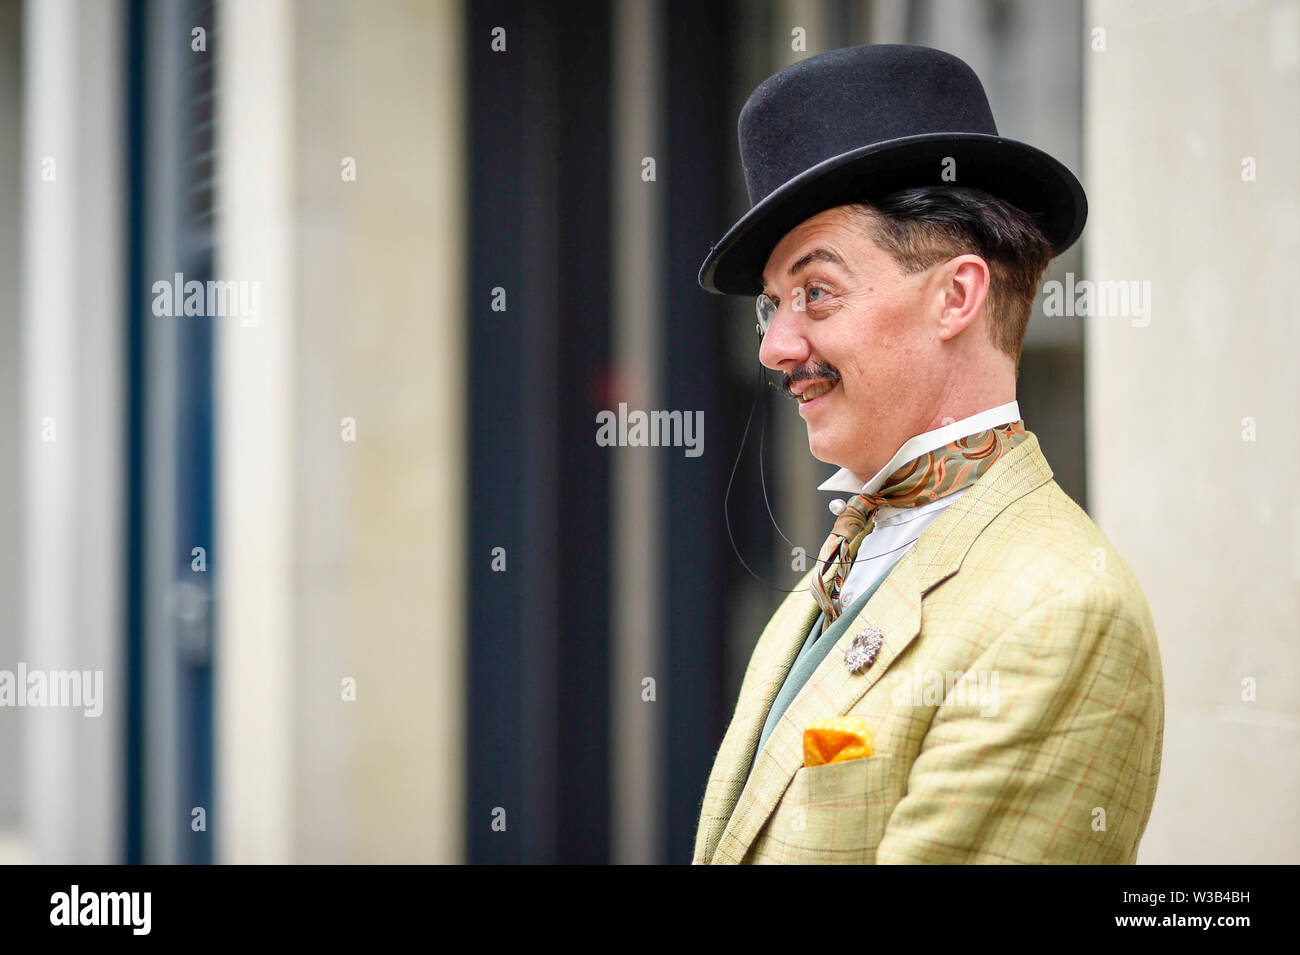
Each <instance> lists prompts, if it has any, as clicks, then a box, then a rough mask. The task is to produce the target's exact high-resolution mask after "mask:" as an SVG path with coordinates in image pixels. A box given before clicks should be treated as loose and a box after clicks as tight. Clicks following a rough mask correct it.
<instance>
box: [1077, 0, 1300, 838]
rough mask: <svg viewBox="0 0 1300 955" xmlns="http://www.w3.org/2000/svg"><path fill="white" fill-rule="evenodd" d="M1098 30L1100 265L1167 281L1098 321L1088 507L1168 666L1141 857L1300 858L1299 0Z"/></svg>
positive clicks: (1094, 69)
mask: <svg viewBox="0 0 1300 955" xmlns="http://www.w3.org/2000/svg"><path fill="white" fill-rule="evenodd" d="M1098 28H1100V29H1104V31H1105V43H1106V49H1105V50H1104V52H1103V51H1090V52H1089V53H1087V54H1086V57H1087V58H1086V60H1085V75H1086V77H1087V95H1086V98H1085V99H1086V103H1087V116H1086V128H1085V137H1084V138H1085V142H1086V144H1087V153H1086V159H1085V172H1086V180H1085V187H1086V188H1087V190H1088V197H1089V202H1090V205H1091V216H1090V219H1089V223H1088V227H1087V230H1086V231H1085V233H1084V239H1085V242H1086V261H1087V263H1088V269H1087V278H1090V279H1093V280H1102V279H1104V280H1121V279H1123V280H1138V281H1150V283H1151V296H1152V297H1151V302H1152V311H1151V315H1150V324H1148V325H1145V326H1144V327H1143V326H1142V322H1143V321H1144V319H1142V318H1137V319H1136V320H1134V319H1125V318H1118V317H1111V318H1103V317H1094V318H1090V319H1087V320H1086V343H1087V371H1088V379H1087V394H1088V428H1089V430H1088V451H1089V487H1090V492H1091V499H1092V508H1091V509H1092V512H1093V515H1094V517H1095V518H1096V520H1097V522H1098V523H1099V524H1100V526H1101V528H1102V530H1103V531H1104V532H1105V533H1106V534H1107V536H1108V537H1109V538H1110V540H1111V541H1112V543H1113V544H1114V545H1115V548H1116V550H1117V551H1118V552H1119V553H1120V554H1121V555H1122V556H1123V557H1124V558H1125V559H1126V560H1127V562H1128V563H1129V564H1130V566H1132V568H1133V570H1134V571H1135V572H1136V574H1137V576H1138V579H1139V580H1140V581H1141V583H1142V585H1143V587H1144V589H1145V591H1146V594H1147V597H1148V600H1149V601H1150V603H1151V608H1152V612H1153V614H1154V616H1155V621H1156V626H1157V630H1158V633H1159V638H1160V649H1161V654H1162V656H1163V661H1164V671H1165V680H1166V711H1165V747H1164V768H1163V772H1162V774H1161V779H1160V786H1159V790H1158V792H1157V796H1156V803H1155V808H1154V810H1153V812H1152V816H1151V821H1150V824H1149V827H1148V830H1147V835H1146V838H1145V839H1144V841H1143V844H1142V851H1141V856H1140V858H1141V861H1142V862H1147V863H1226V862H1237V863H1263V862H1270V863H1278V862H1290V863H1295V862H1298V861H1300V813H1297V811H1296V804H1297V798H1298V797H1300V680H1297V676H1298V675H1300V654H1298V646H1300V625H1298V623H1297V606H1298V604H1297V596H1300V588H1298V587H1297V584H1298V583H1300V505H1298V503H1297V501H1298V499H1297V491H1296V489H1297V487H1298V486H1300V482H1298V481H1297V478H1298V477H1300V474H1298V471H1300V428H1298V427H1297V423H1298V422H1297V417H1298V415H1300V376H1298V375H1297V357H1298V356H1300V348H1298V347H1297V346H1298V344H1300V322H1298V321H1297V318H1296V314H1295V305H1294V302H1293V301H1292V299H1293V298H1294V295H1293V291H1294V288H1295V263H1296V261H1297V260H1298V259H1300V191H1298V187H1297V179H1296V170H1297V168H1300V136H1298V132H1297V117H1300V82H1297V81H1298V79H1300V76H1298V69H1300V50H1298V49H1297V44H1298V43H1300V4H1298V3H1296V2H1295V0H1279V2H1271V3H1270V2H1259V3H1236V4H1222V3H1218V4H1193V3H1175V2H1171V0H1165V2H1158V3H1147V4H1141V5H1134V4H1129V3H1121V2H1114V0H1093V2H1092V3H1091V4H1090V5H1089V8H1088V13H1087V18H1086V23H1085V30H1086V31H1087V32H1088V34H1089V36H1091V31H1093V30H1094V29H1098ZM1244 157H1252V158H1253V159H1254V160H1255V162H1256V163H1257V169H1258V172H1257V177H1258V178H1257V180H1256V181H1254V182H1245V181H1243V179H1242V161H1243V158H1244ZM1135 321H1136V322H1137V324H1136V325H1135V323H1134V322H1135ZM1247 418H1249V419H1252V420H1253V422H1254V429H1255V439H1254V440H1245V439H1243V432H1244V431H1245V430H1247V429H1248V428H1249V427H1250V425H1249V423H1247V424H1243V421H1244V419H1247ZM1247 680H1249V681H1254V684H1255V687H1256V689H1255V694H1256V695H1255V699H1254V700H1253V701H1245V700H1243V681H1247Z"/></svg>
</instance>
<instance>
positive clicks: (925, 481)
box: [812, 421, 1029, 626]
mask: <svg viewBox="0 0 1300 955" xmlns="http://www.w3.org/2000/svg"><path fill="white" fill-rule="evenodd" d="M1028 436H1029V432H1027V431H1026V430H1025V423H1024V421H1012V422H1011V423H1010V424H1004V425H999V426H998V427H996V428H991V429H989V430H988V431H980V432H978V433H977V434H972V435H969V436H967V437H965V438H958V439H957V440H955V441H951V442H949V443H948V444H945V445H944V446H943V447H942V448H938V449H937V450H934V451H931V452H930V453H928V454H923V455H921V456H920V457H918V458H916V459H914V460H912V461H909V462H908V463H907V464H904V465H903V466H902V467H900V468H899V469H898V470H897V471H895V472H894V473H893V474H891V475H889V477H888V478H886V479H885V483H884V484H883V485H881V487H880V490H878V491H876V492H875V493H873V494H858V495H857V496H855V497H854V498H853V499H852V500H851V501H848V502H845V501H842V500H836V501H832V502H831V511H832V512H833V513H835V515H836V518H835V526H834V527H833V528H832V529H831V533H830V536H829V537H827V538H826V543H825V544H823V545H822V549H821V553H820V554H819V555H818V558H817V559H818V567H819V568H821V571H820V573H817V574H814V575H813V577H812V594H813V597H815V598H816V600H817V603H818V604H819V605H820V606H821V608H822V610H823V611H824V612H825V614H826V625H827V626H830V624H831V623H833V622H834V620H835V618H836V617H838V616H839V615H840V610H841V608H840V599H839V598H840V591H841V589H842V588H843V586H844V578H845V577H847V576H848V572H849V568H850V567H851V566H852V564H853V559H854V557H856V556H857V553H858V547H859V545H861V543H862V540H863V538H865V537H866V536H867V535H868V534H870V533H871V529H872V528H873V527H874V526H875V514H876V511H877V509H879V508H880V507H881V506H882V505H885V506H888V507H920V506H921V505H922V504H929V503H930V502H931V501H937V500H939V498H941V497H946V496H947V495H949V494H952V493H953V492H954V491H960V490H961V489H962V488H964V487H967V486H969V485H971V484H974V483H975V482H976V481H978V480H979V479H980V476H981V475H983V474H984V472H985V471H987V470H988V469H989V468H990V467H992V466H993V462H994V461H996V460H997V459H998V458H1000V457H1001V456H1002V455H1003V454H1005V453H1006V452H1008V451H1010V450H1011V449H1012V448H1014V447H1015V446H1016V445H1017V444H1019V443H1020V442H1021V441H1024V440H1025V438H1027V437H1028Z"/></svg>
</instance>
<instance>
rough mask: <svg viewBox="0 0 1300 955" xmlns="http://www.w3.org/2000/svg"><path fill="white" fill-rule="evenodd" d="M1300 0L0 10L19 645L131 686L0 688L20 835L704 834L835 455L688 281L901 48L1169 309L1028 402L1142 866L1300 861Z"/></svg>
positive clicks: (6, 348) (1045, 379)
mask: <svg viewBox="0 0 1300 955" xmlns="http://www.w3.org/2000/svg"><path fill="white" fill-rule="evenodd" d="M1297 10H1300V4H1297V3H1295V2H1294V0H1276V2H1259V3H1241V4H1235V5H1231V4H1230V5H1222V4H1221V5H1208V6H1207V5H1200V4H1190V3H1175V2H1173V0H1159V2H1153V3H1150V4H1145V5H1142V6H1140V7H1137V8H1135V7H1134V6H1132V5H1128V4H1120V3H1113V2H1109V0H1090V2H1085V0H1051V2H1032V0H911V2H908V0H772V2H765V3H740V2H723V3H717V4H700V3H686V2H679V0H639V2H638V0H622V2H617V3H612V4H611V3H603V2H595V0H590V2H569V3H559V2H535V3H515V2H500V0H483V2H476V3H473V4H460V3H456V2H452V0H439V2H421V0H377V2H366V3H356V2H347V0H313V2H309V0H298V2H293V0H271V2H253V0H216V2H210V0H106V2H103V3H83V2H77V0H41V2H27V3H22V2H16V0H0V361H3V363H4V364H3V366H0V389H3V392H2V393H0V402H3V404H4V405H5V406H7V407H10V408H13V409H16V411H15V413H14V414H11V415H8V416H0V445H3V446H4V447H6V448H9V449H12V453H10V454H6V455H0V669H13V668H14V667H16V665H17V664H18V662H19V661H22V662H24V663H25V664H26V665H27V666H29V667H43V668H48V669H59V668H78V669H81V668H94V669H100V670H102V671H103V673H104V677H105V694H104V700H105V705H104V711H103V714H102V715H101V716H99V717H97V718H94V719H88V718H84V717H83V716H82V715H81V714H80V713H79V712H74V711H68V710H58V709H53V708H28V709H0V765H2V766H4V767H8V768H12V769H13V771H9V772H2V773H0V859H3V860H5V861H40V862H56V861H85V862H112V861H133V862H135V861H145V862H209V861H217V862H439V861H472V862H552V861H561V862H605V861H615V862H665V861H669V862H682V861H686V860H687V859H689V855H690V847H691V839H692V836H693V833H694V825H695V821H696V816H697V813H698V807H699V801H700V798H701V797H702V795H703V788H704V783H705V777H706V775H707V772H708V769H709V766H710V765H711V763H712V758H713V754H714V751H715V750H716V747H717V745H718V742H719V741H720V739H721V737H722V733H723V730H724V729H725V726H726V721H727V720H728V719H729V717H730V713H731V707H732V705H733V704H734V701H735V698H736V693H737V691H738V688H739V682H740V677H741V675H742V673H743V670H744V667H745V664H746V663H747V661H748V657H749V652H750V650H751V649H752V646H753V643H754V640H755V639H756V638H757V636H758V633H759V631H760V630H761V628H762V625H763V624H764V622H765V621H766V619H767V618H768V616H769V615H770V613H771V611H772V610H773V609H774V608H775V606H776V605H777V603H779V601H780V600H781V599H782V597H783V596H784V594H783V593H782V592H781V590H780V588H782V587H788V586H792V585H793V583H794V582H795V581H796V580H797V579H798V577H799V576H800V575H799V574H798V573H795V572H794V571H792V570H791V569H790V559H789V554H790V548H791V546H792V545H793V544H797V545H801V546H803V547H805V548H807V549H812V550H814V551H815V550H816V548H817V547H818V546H819V544H820V542H821V540H822V539H823V538H824V535H825V532H826V528H827V524H828V514H827V512H826V510H825V507H826V496H825V495H822V494H819V493H817V492H815V490H814V489H815V487H816V486H817V484H818V483H820V481H821V480H822V479H824V478H825V477H826V476H827V474H828V473H829V472H830V471H831V470H833V469H832V468H831V467H830V466H828V465H824V464H821V463H820V462H817V461H816V460H814V459H813V458H812V457H811V456H810V455H809V453H808V446H807V437H806V433H805V431H804V427H803V424H802V421H801V420H800V419H799V418H798V416H797V414H796V413H795V411H794V410H793V409H792V408H790V407H787V404H788V403H787V402H785V401H783V400H780V398H779V396H777V395H775V394H773V392H772V391H771V390H770V389H768V388H767V387H766V386H765V385H764V384H763V383H762V380H763V376H762V374H761V369H760V367H759V366H758V364H757V345H756V339H755V337H754V334H753V313H752V303H751V302H748V301H742V300H737V299H731V298H722V297H717V296H710V295H708V294H706V293H704V292H702V291H701V290H700V289H699V288H698V286H697V285H696V283H695V275H696V270H697V269H698V266H699V262H700V261H701V259H702V258H703V256H704V254H705V252H706V251H707V249H708V247H709V244H710V243H711V242H712V241H714V240H715V239H716V238H717V237H718V236H720V235H721V234H722V232H723V231H724V230H725V229H726V228H727V227H728V226H729V225H730V224H731V223H732V222H733V221H734V220H735V219H736V218H737V217H738V216H739V215H740V214H741V213H742V212H743V211H744V210H745V209H747V208H748V201H747V197H746V195H745V190H744V183H743V179H742V177H741V175H740V168H739V160H738V156H737V149H736V142H735V123H736V117H737V114H738V112H739V109H740V107H741V105H742V104H743V102H744V100H745V99H746V97H747V96H748V94H749V92H750V91H751V90H752V89H753V87H754V86H755V85H757V84H758V83H759V82H761V81H762V80H763V79H764V78H765V77H767V76H768V75H770V74H771V73H773V72H775V71H777V70H779V69H780V68H782V67H784V66H786V65H788V64H790V63H792V62H795V61H796V60H798V59H800V58H802V57H804V56H808V55H813V54H816V53H818V52H822V51H824V50H829V49H834V48H837V47H842V46H848V45H853V44H857V43H865V42H909V43H922V44H927V45H931V46H937V47H940V48H942V49H946V50H949V51H951V52H953V53H955V54H957V55H958V56H960V57H962V58H963V59H965V60H966V61H967V62H968V63H970V64H971V65H972V66H973V67H974V69H975V70H976V72H977V73H978V74H979V75H980V77H981V79H982V80H983V81H984V83H985V87H986V90H987V92H988V94H989V98H990V101H991V105H992V107H993V112H994V115H995V117H996V119H997V122H998V126H999V130H1000V131H1001V132H1002V133H1003V134H1004V135H1008V136H1011V137H1014V138H1018V139H1022V140H1025V141H1028V142H1031V143H1033V144H1035V145H1037V146H1040V147H1041V148H1043V149H1045V150H1047V151H1048V152H1050V153H1052V154H1053V155H1055V156H1057V157H1059V158H1060V159H1061V160H1062V161H1063V162H1065V163H1066V164H1067V165H1068V166H1070V167H1071V168H1072V169H1073V170H1074V171H1075V172H1076V173H1077V174H1079V176H1080V178H1081V181H1082V182H1083V183H1084V186H1085V188H1086V189H1087V190H1088V195H1089V200H1090V206H1091V212H1090V217H1089V224H1088V228H1087V229H1086V231H1085V233H1084V238H1083V240H1082V241H1081V242H1080V243H1079V244H1077V245H1076V246H1075V247H1074V248H1072V249H1071V250H1069V251H1068V252H1067V253H1066V254H1065V255H1063V256H1061V257H1060V258H1058V259H1057V260H1056V261H1055V262H1053V264H1052V266H1051V267H1050V269H1049V272H1048V274H1047V275H1045V276H1044V285H1045V286H1046V285H1047V283H1052V282H1056V283H1066V282H1075V281H1078V280H1083V279H1085V278H1086V279H1092V280H1124V281H1130V280H1132V281H1137V282H1139V283H1140V282H1142V281H1149V282H1150V288H1151V289H1152V292H1151V297H1150V300H1149V302H1148V304H1149V305H1150V312H1149V315H1148V316H1147V318H1149V321H1147V320H1146V319H1130V318H1127V317H1079V316H1073V315H1071V316H1063V315H1060V314H1056V313H1054V312H1053V311H1052V310H1051V308H1050V307H1049V306H1048V305H1047V303H1046V299H1045V297H1043V298H1040V301H1039V303H1038V305H1037V307H1036V314H1035V316H1034V317H1033V319H1032V320H1031V323H1030V331H1029V336H1028V338H1027V341H1026V346H1025V352H1024V357H1023V359H1022V363H1021V372H1020V379H1019V385H1018V388H1019V395H1018V397H1019V401H1020V406H1021V410H1022V412H1023V415H1024V418H1025V421H1026V424H1027V426H1028V427H1029V428H1030V430H1032V431H1034V432H1035V433H1036V434H1038V436H1039V438H1040V440H1041V441H1042V444H1043V447H1044V452H1045V454H1046V456H1047V458H1048V460H1049V461H1050V462H1051V464H1052V466H1053V468H1054V470H1055V472H1056V478H1057V480H1058V482H1059V483H1060V484H1061V485H1062V487H1063V488H1064V489H1065V490H1066V491H1067V492H1068V493H1070V494H1071V495H1072V496H1073V497H1074V498H1075V499H1076V500H1078V501H1079V503H1080V504H1082V505H1083V506H1085V507H1086V508H1087V509H1088V510H1089V512H1090V513H1091V514H1092V515H1093V516H1094V518H1095V519H1096V520H1097V521H1098V523H1099V525H1100V526H1101V528H1102V530H1103V531H1104V532H1105V533H1106V534H1107V535H1108V537H1109V538H1110V539H1111V541H1112V542H1113V543H1114V544H1115V547H1116V549H1117V550H1118V552H1119V553H1120V554H1121V555H1123V557H1124V558H1125V560H1126V561H1127V562H1128V563H1129V564H1130V565H1131V566H1132V567H1133V569H1134V571H1135V573H1136V574H1137V576H1138V579H1139V580H1140V581H1141V582H1142V584H1143V585H1144V587H1145V588H1146V591H1147V594H1148V598H1149V600H1150V602H1151V605H1152V610H1153V613H1154V616H1155V619H1156V623H1157V627H1158V632H1159V634H1160V638H1161V647H1162V652H1163V653H1164V664H1165V671H1166V672H1165V679H1166V687H1167V694H1168V697H1167V701H1166V705H1167V713H1166V737H1165V758H1164V769H1163V772H1162V777H1161V783H1160V790H1159V793H1158V795H1157V802H1156V806H1155V810H1154V811H1153V814H1152V819H1151V823H1150V827H1149V829H1148V834H1147V837H1146V839H1145V841H1144V844H1143V847H1142V857H1141V858H1142V861H1144V862H1229V861H1241V862H1279V861H1295V860H1296V858H1297V856H1300V820H1298V819H1297V818H1296V814H1295V811H1294V804H1295V797H1296V794H1297V791H1298V790H1300V778H1297V776H1298V775H1300V769H1298V767H1300V759H1297V755H1298V754H1297V749H1300V698H1297V695H1296V691H1295V690H1294V689H1293V687H1292V684H1291V683H1290V682H1289V681H1288V680H1287V677H1289V676H1292V675H1294V674H1295V673H1296V672H1297V669H1298V667H1297V662H1298V661H1297V652H1298V651H1297V647H1298V646H1300V621H1298V619H1297V602H1296V597H1297V585H1298V584H1300V511H1297V509H1296V505H1295V503H1294V501H1292V500H1291V499H1290V498H1289V495H1288V494H1287V491H1288V489H1289V488H1290V487H1291V486H1292V485H1293V484H1294V479H1295V478H1296V476H1297V474H1296V471H1297V466H1298V465H1300V428H1297V413H1298V410H1300V401H1297V397H1300V396H1297V394H1296V387H1297V385H1296V381H1297V376H1296V374H1295V367H1296V358H1297V348H1296V345H1297V335H1298V333H1297V331H1296V328H1297V326H1296V325H1295V323H1294V322H1293V321H1292V320H1291V319H1290V317H1289V316H1287V315H1285V314H1284V313H1283V309H1284V308H1285V306H1284V305H1281V304H1278V303H1277V302H1276V301H1275V300H1276V299H1277V298H1278V296H1276V295H1270V294H1268V293H1269V292H1271V291H1272V290H1273V289H1275V288H1285V287H1286V278H1287V276H1288V274H1289V273H1288V272H1287V267H1288V264H1289V263H1290V262H1293V261H1294V260H1295V257H1296V253H1297V252H1298V251H1300V234H1298V232H1300V215H1298V214H1297V209H1300V196H1298V195H1297V191H1296V189H1297V187H1296V184H1295V182H1294V179H1293V177H1291V176H1289V171H1290V170H1293V169H1295V168H1296V166H1297V159H1300V144H1298V143H1297V124H1296V122H1295V119H1294V117H1295V116H1297V115H1300V110H1297V109H1296V106H1297V103H1296V96H1297V88H1298V85H1297V83H1296V78H1297V77H1296V74H1297V71H1298V70H1300V62H1298V61H1300V50H1298V47H1300V38H1298V37H1297V34H1298V33H1300V16H1298V14H1297ZM1280 117H1290V119H1289V120H1287V121H1282V120H1281V119H1280ZM1247 160H1249V162H1248V161H1247ZM1247 170H1249V172H1250V175H1249V176H1248V175H1247ZM178 276H180V277H183V278H181V279H178ZM160 281H161V282H164V284H165V285H166V288H167V289H168V290H169V292H170V291H176V286H178V285H179V286H180V289H179V291H178V292H177V295H178V296H179V297H180V298H181V299H183V297H184V295H183V293H184V282H188V281H195V282H199V283H201V284H202V285H203V286H204V288H206V283H208V282H209V281H212V282H222V283H226V282H229V283H233V284H232V285H230V286H229V287H228V288H227V290H228V291H229V292H230V295H231V296H232V298H228V299H226V300H224V301H225V304H224V305H221V306H220V307H218V308H217V310H216V311H215V312H213V311H212V310H211V309H210V308H208V306H209V305H210V304H211V303H210V302H209V301H208V300H205V303H204V309H205V313H204V314H203V315H197V316H187V315H184V314H179V315H166V314H161V315H160V314H158V310H159V308H160V302H159V298H158V293H157V292H156V291H155V288H156V285H155V283H157V282H160ZM241 294H242V295H244V298H243V299H242V300H241V299H239V296H240V295H241ZM241 301H242V303H243V306H245V307H243V308H241V307H240V304H239V303H240V302H241ZM232 302H233V303H234V304H233V305H232ZM182 312H183V309H182ZM620 404H623V405H625V406H627V407H628V408H631V409H647V410H648V409H675V410H681V411H683V412H687V413H693V412H696V411H698V412H701V413H702V414H703V420H704V423H705V430H704V444H703V453H702V454H700V455H699V456H698V457H692V456H688V455H686V454H684V453H683V449H681V448H646V447H614V448H610V447H604V446H601V445H599V444H598V443H597V442H596V441H595V440H593V435H594V432H595V420H596V415H597V414H598V413H600V412H602V411H606V410H617V409H618V407H619V406H620ZM747 423H748V432H746V427H747ZM742 436H744V444H743V447H742ZM760 443H761V447H762V449H763V451H762V454H763V463H762V465H760V461H759V447H760ZM733 465H734V467H733ZM765 494H766V497H767V498H769V499H770V505H771V512H770V513H771V517H770V518H769V512H768V502H767V501H765V499H764V496H765ZM724 499H726V503H725V511H724ZM1225 501H1231V502H1233V505H1232V510H1231V511H1230V512H1228V514H1224V503H1223V502H1225ZM1216 505H1217V507H1216ZM733 541H734V547H733ZM750 571H752V572H753V573H752V574H751V573H750ZM756 578H762V580H759V579H756ZM763 581H766V582H767V583H764V582H763ZM1207 750H1208V751H1209V754H1210V755H1208V756H1207ZM1211 759H1212V760H1213V763H1211V762H1210V760H1211ZM196 810H200V811H199V812H196ZM1207 813H1208V814H1211V815H1212V817H1213V820H1214V824H1213V826H1211V827H1208V828H1209V829H1211V830H1212V831H1209V832H1207V826H1206V821H1205V820H1206V814H1207Z"/></svg>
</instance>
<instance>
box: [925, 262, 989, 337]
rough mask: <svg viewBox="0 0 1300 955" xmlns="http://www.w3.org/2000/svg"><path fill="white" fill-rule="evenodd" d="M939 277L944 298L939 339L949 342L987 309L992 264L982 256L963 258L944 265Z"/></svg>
mask: <svg viewBox="0 0 1300 955" xmlns="http://www.w3.org/2000/svg"><path fill="white" fill-rule="evenodd" d="M937 278H938V281H939V292H940V295H941V296H942V304H941V308H942V311H941V313H940V315H939V340H940V341H945V342H946V341H949V340H950V339H953V338H956V337H957V336H958V335H960V334H961V333H962V332H963V331H965V330H966V327H967V326H968V325H970V323H971V322H973V321H975V319H976V318H978V317H979V315H980V313H981V312H982V311H983V310H984V301H985V299H986V298H987V297H988V291H989V281H990V274H989V264H988V263H987V262H985V261H984V259H983V258H982V257H981V256H978V255H974V254H969V253H968V254H966V255H959V256H956V257H955V258H952V259H949V260H948V261H947V262H945V263H944V264H943V267H942V268H941V269H940V270H939V274H938V276H937Z"/></svg>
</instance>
